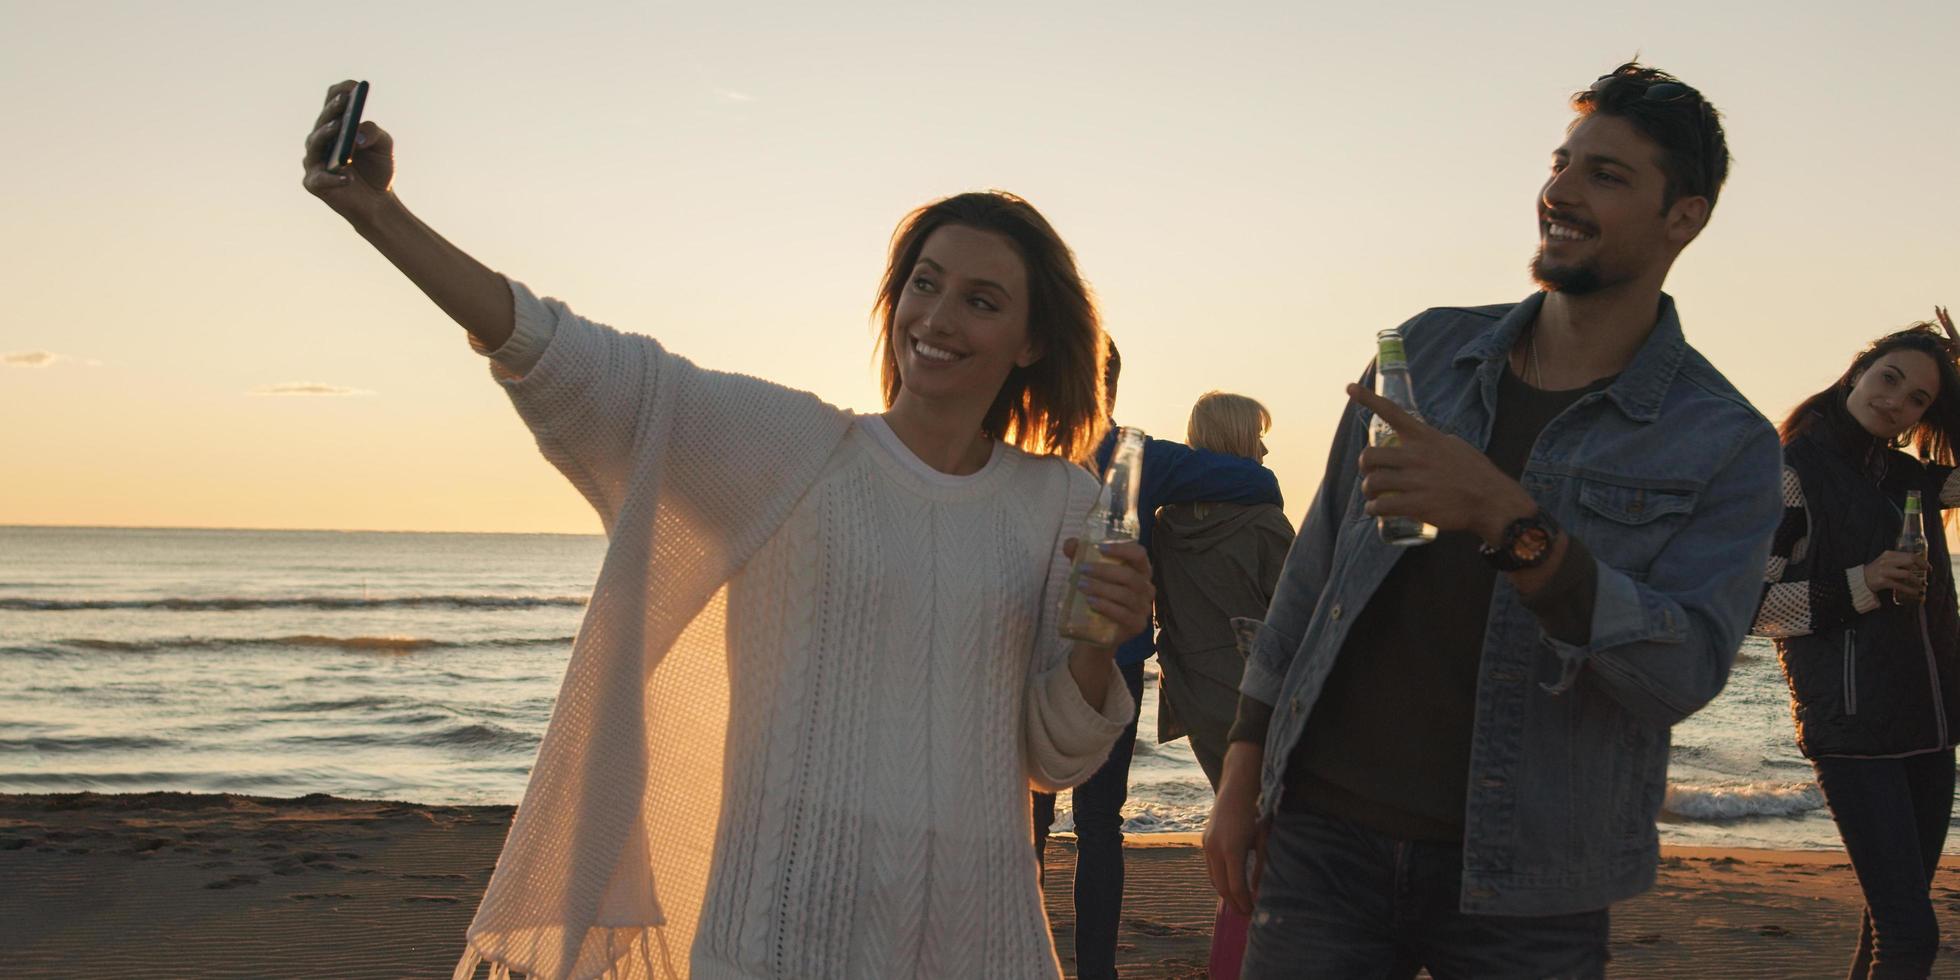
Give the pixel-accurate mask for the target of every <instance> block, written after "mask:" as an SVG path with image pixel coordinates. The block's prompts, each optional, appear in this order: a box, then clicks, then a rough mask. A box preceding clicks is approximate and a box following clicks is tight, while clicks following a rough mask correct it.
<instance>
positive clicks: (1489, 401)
mask: <svg viewBox="0 0 1960 980" xmlns="http://www.w3.org/2000/svg"><path fill="white" fill-rule="evenodd" d="M1544 305H1545V294H1544V293H1543V292H1538V293H1533V294H1532V295H1531V296H1530V297H1529V298H1527V299H1526V300H1525V301H1524V302H1522V303H1519V304H1518V305H1517V306H1515V307H1513V308H1512V309H1511V311H1510V312H1509V313H1506V314H1505V315H1504V316H1503V318H1502V319H1499V320H1498V321H1497V322H1496V323H1495V324H1493V325H1492V326H1491V328H1490V329H1489V330H1486V331H1484V332H1483V333H1481V334H1479V335H1477V336H1476V337H1473V338H1471V340H1470V342H1469V343H1466V344H1464V345H1463V346H1462V347H1461V348H1459V349H1458V350H1457V352H1456V363H1457V364H1463V363H1464V362H1466V361H1481V362H1483V363H1482V366H1480V367H1479V368H1478V369H1477V380H1478V383H1479V385H1480V386H1481V387H1482V388H1483V392H1484V401H1485V404H1486V406H1489V407H1493V408H1494V406H1495V405H1496V400H1497V381H1498V377H1499V375H1498V372H1500V371H1503V370H1504V368H1505V364H1506V360H1507V358H1509V356H1510V353H1511V349H1512V348H1513V347H1516V346H1517V343H1518V338H1519V337H1520V336H1521V335H1523V333H1524V331H1525V330H1526V328H1528V327H1530V326H1531V322H1532V321H1533V320H1535V319H1537V318H1538V311H1539V309H1541V308H1542V307H1543V306H1544ZM1687 356H1688V341H1687V338H1686V336H1685V335H1684V334H1682V332H1681V317H1680V315H1679V314H1678V313H1676V312H1675V309H1674V297H1672V296H1669V295H1668V294H1666V293H1662V294H1661V304H1660V315H1659V316H1658V317H1657V318H1656V319H1655V320H1654V329H1653V332H1652V333H1649V334H1648V335H1647V339H1646V341H1645V342H1643V343H1642V344H1641V345H1640V350H1638V351H1636V352H1635V353H1634V355H1633V360H1632V361H1631V362H1630V363H1628V364H1627V367H1626V370H1624V371H1621V372H1620V376H1619V378H1617V379H1616V380H1615V381H1614V382H1613V383H1612V384H1611V385H1609V386H1608V387H1607V389H1606V397H1607V399H1608V400H1610V401H1611V402H1612V403H1613V404H1614V405H1615V406H1617V407H1618V408H1619V410H1620V413H1621V414H1623V415H1625V416H1626V417H1627V418H1628V419H1631V420H1632V421H1635V422H1652V421H1654V420H1655V419H1657V418H1660V414H1661V399H1662V398H1663V397H1665V396H1666V395H1667V388H1668V385H1670V384H1673V383H1674V377H1675V375H1676V374H1678V373H1680V370H1681V362H1682V361H1684V360H1686V359H1687Z"/></svg>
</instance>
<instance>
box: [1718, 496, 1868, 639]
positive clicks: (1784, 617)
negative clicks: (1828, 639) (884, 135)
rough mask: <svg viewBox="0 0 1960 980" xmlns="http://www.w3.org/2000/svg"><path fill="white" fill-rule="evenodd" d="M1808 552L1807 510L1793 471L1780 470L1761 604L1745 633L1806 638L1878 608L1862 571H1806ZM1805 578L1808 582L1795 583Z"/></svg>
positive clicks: (1856, 566) (1858, 567)
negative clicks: (1776, 520)
mask: <svg viewBox="0 0 1960 980" xmlns="http://www.w3.org/2000/svg"><path fill="white" fill-rule="evenodd" d="M1809 552H1810V508H1809V506H1808V505H1807V504H1806V503H1805V502H1804V493H1803V481H1802V480H1801V479H1799V478H1798V477H1797V471H1796V470H1794V469H1791V468H1790V467H1788V466H1785V467H1783V521H1782V523H1781V524H1779V525H1778V526H1777V528H1776V538H1775V540H1774V541H1773V542H1771V544H1770V554H1769V564H1768V566H1767V567H1766V568H1765V569H1764V570H1763V599H1762V604H1761V605H1759V606H1758V607H1757V608H1756V622H1755V625H1754V626H1752V627H1751V628H1750V632H1751V633H1754V634H1756V635H1757V636H1768V637H1792V636H1808V635H1809V634H1811V633H1816V632H1820V631H1822V630H1827V629H1831V628H1833V627H1836V626H1838V625H1841V624H1843V623H1845V622H1848V621H1850V620H1851V618H1852V617H1854V616H1856V615H1858V614H1860V613H1866V612H1870V611H1872V610H1873V609H1877V608H1878V597H1877V596H1875V595H1873V594H1872V591H1871V589H1869V588H1867V587H1866V586H1865V574H1864V572H1865V570H1864V568H1863V566H1859V565H1853V566H1851V567H1850V568H1847V569H1844V570H1843V571H1842V572H1834V571H1832V570H1829V569H1823V570H1812V569H1809V568H1807V567H1806V565H1805V561H1804V560H1805V558H1807V557H1808V556H1809ZM1805 575H1808V576H1809V577H1808V578H1805V577H1801V576H1805ZM1793 576H1797V577H1793Z"/></svg>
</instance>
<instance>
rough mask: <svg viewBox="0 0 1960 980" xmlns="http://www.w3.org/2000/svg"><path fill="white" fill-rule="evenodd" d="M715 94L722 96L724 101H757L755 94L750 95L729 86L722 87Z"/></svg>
mask: <svg viewBox="0 0 1960 980" xmlns="http://www.w3.org/2000/svg"><path fill="white" fill-rule="evenodd" d="M715 94H716V95H719V96H721V100H722V101H723V102H754V101H755V96H753V95H750V94H749V93H747V92H737V91H735V90H734V89H728V88H725V89H721V90H719V91H717V92H716V93H715Z"/></svg>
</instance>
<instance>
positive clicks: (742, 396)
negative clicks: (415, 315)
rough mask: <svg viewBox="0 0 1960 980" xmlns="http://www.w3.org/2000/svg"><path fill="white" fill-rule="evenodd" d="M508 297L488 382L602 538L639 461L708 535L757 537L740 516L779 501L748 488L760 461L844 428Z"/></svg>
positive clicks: (655, 348)
mask: <svg viewBox="0 0 1960 980" xmlns="http://www.w3.org/2000/svg"><path fill="white" fill-rule="evenodd" d="M510 290H511V302H512V304H513V307H514V313H515V320H516V326H515V329H514V330H513V332H512V335H511V338H510V339H509V340H507V341H506V342H505V343H504V345H503V346H502V347H500V348H499V349H498V350H496V351H494V352H490V355H489V356H490V371H491V375H492V376H493V377H494V378H496V380H497V381H498V383H499V384H501V385H503V387H504V389H505V391H506V392H507V393H508V394H509V395H510V398H511V401H512V403H513V404H514V405H515V406H516V407H517V412H518V415H519V416H520V417H521V418H523V420H524V423H525V425H526V426H528V427H529V428H530V430H531V433H532V435H533V436H534V437H535V438H536V439H537V441H538V448H539V449H540V450H541V451H542V452H543V454H544V456H545V458H546V459H547V460H549V461H550V462H551V464H552V465H553V466H556V467H557V468H558V470H559V471H560V472H562V473H564V474H565V476H566V478H567V479H569V480H570V481H571V482H572V485H573V486H575V487H576V488H578V490H579V492H580V493H581V494H583V495H584V496H585V498H586V500H587V502H589V503H590V504H591V505H592V507H593V509H594V510H595V511H597V512H598V514H599V518H600V520H601V522H602V523H604V525H605V527H606V530H607V532H608V533H609V534H610V533H611V531H612V528H613V523H614V520H615V519H616V518H617V517H618V515H619V509H620V507H621V506H622V505H623V504H624V502H625V499H626V496H627V494H628V493H629V492H630V488H631V486H632V485H633V481H634V478H635V475H636V470H638V469H640V468H642V467H644V466H645V465H646V464H654V465H658V466H659V467H660V468H661V472H662V476H661V480H660V484H659V485H660V487H661V493H662V495H663V496H664V497H666V498H667V499H668V500H669V501H671V502H672V503H673V504H675V505H677V506H679V507H681V508H684V509H685V512H686V513H688V514H689V515H690V517H691V518H693V520H694V521H695V522H696V523H695V526H697V527H699V528H702V529H704V530H705V531H708V532H709V533H710V535H711V536H719V535H721V534H722V533H723V532H726V533H729V534H737V535H741V534H750V533H752V532H753V533H761V532H760V531H757V530H756V529H757V528H763V527H764V526H765V525H764V524H757V523H756V522H755V521H754V520H752V518H754V517H756V516H758V515H757V514H755V513H751V512H752V511H757V510H758V509H759V508H765V507H778V508H779V505H780V502H779V501H776V500H775V499H774V498H773V497H772V496H771V495H770V494H769V493H767V492H764V491H765V490H766V487H763V485H762V484H759V483H758V479H757V478H758V474H759V473H760V472H761V470H759V469H758V466H759V464H760V462H761V461H765V460H773V459H788V458H794V457H797V456H798V454H799V450H802V449H807V448H808V447H810V446H813V445H817V444H819V443H821V442H822V441H824V440H826V439H828V440H830V441H832V442H834V441H835V440H836V439H838V438H841V437H842V434H843V432H844V431H845V430H846V429H847V428H848V427H849V424H850V422H849V417H848V416H847V415H846V414H845V413H843V412H841V411H839V410H838V409H836V408H833V407H831V406H829V405H825V404H824V403H822V402H821V401H819V400H818V399H817V398H816V397H815V396H813V395H810V394H808V393H805V392H800V391H795V390H792V389H789V388H785V387H782V386H780V385H775V384H771V383H769V382H766V381H761V380H759V379H756V378H750V377H745V376H742V375H735V374H725V373H722V372H717V371H708V370H704V369H702V368H699V367H696V366H695V365H694V364H693V363H692V362H690V361H688V360H687V359H686V358H684V357H680V356H678V355H675V354H672V353H669V352H668V351H667V350H665V349H664V348H663V347H661V345H660V343H659V342H658V341H655V340H654V339H653V338H651V337H646V336H642V335H640V334H633V333H625V332H622V331H618V330H614V329H613V328H611V327H608V326H605V325H603V324H599V323H594V322H593V321H591V320H588V319H586V318H584V317H582V316H579V315H578V314H576V313H574V312H572V310H571V308H570V307H568V306H566V305H565V304H564V303H562V302H559V301H558V300H554V299H539V298H538V297H537V296H535V295H534V294H533V293H532V292H531V291H530V290H529V289H527V288H525V286H524V285H523V284H522V283H519V282H516V281H514V280H512V281H511V282H510ZM763 482H764V483H766V482H767V481H763ZM765 524H766V522H765Z"/></svg>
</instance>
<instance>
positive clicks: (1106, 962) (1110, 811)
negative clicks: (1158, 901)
mask: <svg viewBox="0 0 1960 980" xmlns="http://www.w3.org/2000/svg"><path fill="white" fill-rule="evenodd" d="M1116 669H1117V670H1120V671H1122V672H1123V683H1124V684H1126V685H1128V686H1129V688H1130V699H1131V700H1132V701H1133V702H1135V703H1136V704H1137V705H1138V706H1139V707H1140V706H1141V705H1142V704H1143V665H1142V664H1140V663H1138V664H1129V665H1126V666H1119V667H1117V668H1116ZM1136 743H1137V723H1136V719H1135V718H1131V719H1130V724H1129V727H1127V728H1125V729H1123V734H1121V735H1118V736H1117V737H1116V745H1115V746H1114V747H1112V748H1111V749H1110V750H1109V760H1108V761H1106V762H1104V763H1103V764H1102V768H1101V769H1098V770H1096V773H1095V775H1093V776H1090V777H1089V779H1088V781H1087V782H1085V783H1083V784H1082V785H1080V786H1077V787H1076V788H1074V789H1072V790H1070V791H1069V801H1070V802H1071V803H1072V804H1074V806H1075V971H1076V975H1077V976H1079V977H1081V978H1082V980H1104V978H1108V977H1114V976H1116V927H1117V924H1118V923H1119V922H1120V921H1121V920H1122V917H1123V803H1124V802H1125V801H1126V800H1128V799H1129V798H1130V755H1131V753H1132V752H1134V751H1135V749H1136ZM1033 806H1034V852H1035V855H1036V856H1037V858H1045V855H1046V854H1047V850H1048V825H1049V824H1051V823H1054V822H1055V796H1054V794H1053V793H1036V794H1034V803H1033ZM1043 869H1044V874H1045V871H1046V861H1045V860H1044V861H1043Z"/></svg>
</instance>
